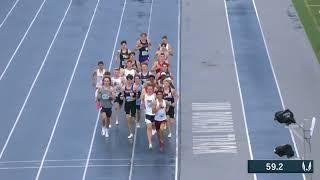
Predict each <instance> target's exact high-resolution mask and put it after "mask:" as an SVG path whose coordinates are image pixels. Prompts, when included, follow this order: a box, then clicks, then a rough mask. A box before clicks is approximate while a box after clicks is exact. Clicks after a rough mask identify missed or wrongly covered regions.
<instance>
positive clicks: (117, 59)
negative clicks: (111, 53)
mask: <svg viewBox="0 0 320 180" xmlns="http://www.w3.org/2000/svg"><path fill="white" fill-rule="evenodd" d="M116 63H117V64H119V63H120V50H118V51H117V55H116Z"/></svg>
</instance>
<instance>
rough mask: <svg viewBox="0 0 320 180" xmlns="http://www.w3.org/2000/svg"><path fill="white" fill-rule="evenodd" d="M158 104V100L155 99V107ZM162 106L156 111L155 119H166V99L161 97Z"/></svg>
mask: <svg viewBox="0 0 320 180" xmlns="http://www.w3.org/2000/svg"><path fill="white" fill-rule="evenodd" d="M159 106H160V102H159V101H158V100H157V109H158V108H159ZM162 106H163V108H161V109H159V110H158V111H157V112H156V115H155V117H154V119H155V120H156V121H164V120H166V119H167V116H166V101H165V100H164V99H163V100H162Z"/></svg>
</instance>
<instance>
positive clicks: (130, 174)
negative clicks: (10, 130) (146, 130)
mask: <svg viewBox="0 0 320 180" xmlns="http://www.w3.org/2000/svg"><path fill="white" fill-rule="evenodd" d="M153 2H154V1H153V0H152V1H151V5H150V11H149V14H150V15H149V22H148V30H147V35H148V38H150V36H149V34H150V28H151V19H152V9H153ZM137 134H138V128H137V126H136V127H135V133H134V139H133V146H132V154H131V160H130V171H129V177H128V179H129V180H131V179H132V173H133V160H134V153H135V150H136V142H137V141H136V139H137Z"/></svg>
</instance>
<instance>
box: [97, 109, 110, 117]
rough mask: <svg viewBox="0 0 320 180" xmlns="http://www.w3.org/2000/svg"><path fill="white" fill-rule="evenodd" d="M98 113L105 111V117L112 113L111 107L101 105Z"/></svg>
mask: <svg viewBox="0 0 320 180" xmlns="http://www.w3.org/2000/svg"><path fill="white" fill-rule="evenodd" d="M100 113H106V115H107V117H108V118H109V117H111V115H112V108H104V107H102V108H101V110H100Z"/></svg>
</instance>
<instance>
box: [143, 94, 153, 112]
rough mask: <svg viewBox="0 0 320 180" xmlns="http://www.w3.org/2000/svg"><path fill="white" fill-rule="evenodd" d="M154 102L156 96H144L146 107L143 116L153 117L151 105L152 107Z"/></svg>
mask: <svg viewBox="0 0 320 180" xmlns="http://www.w3.org/2000/svg"><path fill="white" fill-rule="evenodd" d="M155 100H156V95H155V94H152V95H148V94H146V95H145V96H144V104H145V106H146V109H145V114H147V115H154V113H152V105H153V103H154V101H155Z"/></svg>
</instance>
